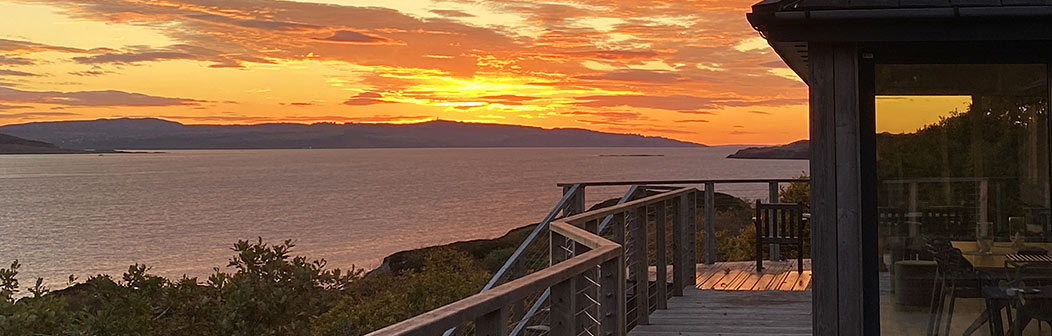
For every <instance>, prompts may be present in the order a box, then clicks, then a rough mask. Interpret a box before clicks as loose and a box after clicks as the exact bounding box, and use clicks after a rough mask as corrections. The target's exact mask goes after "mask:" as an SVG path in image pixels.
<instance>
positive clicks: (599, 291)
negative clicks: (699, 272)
mask: <svg viewBox="0 0 1052 336" xmlns="http://www.w3.org/2000/svg"><path fill="white" fill-rule="evenodd" d="M697 191H698V190H697V189H695V188H680V189H676V190H672V191H667V192H663V193H661V194H658V195H654V196H650V197H645V198H642V199H638V200H635V201H629V202H625V203H623V204H619V205H617V206H612V207H609V208H603V209H598V210H593V211H588V212H585V213H582V214H579V215H574V216H570V217H566V218H563V219H561V220H558V221H553V222H551V223H550V224H549V231H550V238H549V239H550V240H551V243H550V245H551V248H552V264H551V265H550V266H549V267H548V268H545V269H542V270H538V271H536V272H534V273H530V274H528V275H526V276H523V277H521V278H518V279H515V280H512V281H510V282H508V283H505V284H503V285H500V286H496V287H494V288H492V289H490V290H488V291H483V292H481V293H479V294H475V295H473V296H470V297H468V298H465V299H463V300H460V301H457V302H454V303H450V304H448V305H445V306H442V307H440V308H438V309H435V310H432V311H429V312H426V313H424V314H421V315H419V316H416V317H413V318H411V319H409V320H406V321H402V322H399V323H396V324H394V325H391V326H388V327H386V328H383V329H381V330H378V331H375V332H373V333H371V334H370V335H438V334H442V333H443V332H448V330H450V329H451V328H455V327H458V326H461V325H463V324H465V323H468V322H474V324H475V333H476V335H506V334H507V333H508V324H507V322H508V321H509V317H510V316H509V309H508V307H509V306H513V305H515V304H521V302H522V301H524V300H526V299H527V298H528V297H530V296H531V295H534V294H536V293H538V292H544V294H545V295H542V298H541V299H538V300H537V301H538V302H541V300H543V297H545V296H546V295H547V294H548V293H550V299H549V301H548V302H549V303H550V308H549V309H550V314H549V316H550V317H549V320H550V321H549V323H550V328H551V331H552V335H553V336H559V335H576V332H575V330H577V329H578V328H589V327H586V326H581V325H579V323H580V321H579V320H578V316H582V315H580V314H579V313H581V312H589V311H592V313H588V314H584V315H588V316H593V317H595V318H596V320H595V323H596V324H594V325H593V326H592V327H591V328H595V330H597V331H598V332H599V334H601V335H608V336H623V335H625V332H626V327H627V326H628V324H629V323H630V322H629V320H630V318H633V317H634V318H635V322H634V324H645V323H647V319H648V316H649V314H650V310H649V307H650V302H653V301H651V299H650V297H651V296H650V295H648V294H647V289H646V288H647V287H649V281H648V271H647V251H646V244H642V245H641V243H640V242H645V241H646V236H648V235H649V234H650V232H648V231H653V230H648V229H647V218H648V216H647V214H648V211H651V210H648V209H649V208H651V207H652V208H653V209H654V210H653V211H658V212H656V213H654V215H655V216H656V217H655V218H656V219H657V221H658V222H659V223H657V224H656V225H657V228H658V230H661V231H659V232H661V233H660V234H659V233H657V232H655V233H654V234H655V235H660V237H662V238H661V240H659V242H662V246H661V247H660V248H659V249H658V251H659V252H658V253H659V254H661V255H664V251H665V250H664V243H663V242H664V239H663V238H664V236H665V233H664V232H665V231H664V230H665V229H664V228H666V227H668V226H666V224H669V223H666V222H665V221H666V220H670V219H671V228H672V229H673V232H674V236H675V237H678V238H676V239H674V244H673V245H674V246H673V259H674V261H673V267H674V271H675V272H674V279H673V280H674V281H673V285H674V286H673V287H674V290H673V293H672V294H673V295H682V289H683V287H688V286H692V285H693V273H694V272H695V270H694V267H693V266H694V265H695V262H694V243H693V238H694V234H692V230H693V223H692V222H693V219H694V218H693V212H694V211H695V209H694V208H693V206H692V205H691V201H692V200H693V199H692V197H694V194H693V193H696V192H697ZM668 206H672V208H673V209H676V210H674V211H675V214H676V215H675V216H668V217H667V216H666V213H665V211H666V210H667V207H668ZM629 214H631V215H632V216H634V217H632V218H633V220H632V221H631V222H628V223H630V225H628V229H630V230H631V232H632V233H631V234H632V235H633V237H637V238H635V240H634V241H635V242H636V243H633V244H632V245H631V246H632V247H633V251H631V252H629V251H626V250H625V247H624V246H623V245H622V243H624V240H625V231H626V227H625V226H626V225H625V224H626V222H618V223H616V224H617V225H615V226H614V231H615V232H620V234H615V238H614V239H615V240H616V241H611V240H608V239H606V238H603V237H602V236H599V234H598V230H599V228H598V225H597V224H598V222H599V221H600V220H601V219H602V218H604V217H606V216H611V215H613V216H617V217H618V218H619V220H624V219H625V218H626V217H628V216H629ZM669 217H671V218H669ZM557 239H558V244H557V243H556V240H557ZM567 242H569V243H570V244H569V246H568V249H566V250H563V247H565V246H566V245H564V244H565V243H567ZM556 251H559V253H558V256H557V253H556ZM564 252H565V253H564ZM626 256H631V258H632V261H633V264H632V265H631V267H632V273H631V274H627V275H628V276H627V277H626V273H625V272H626V267H627V266H628V265H626V261H625V260H626ZM563 259H565V260H563ZM656 259H657V260H658V267H659V269H660V270H662V271H661V272H659V273H658V274H657V277H658V282H659V283H667V282H666V276H665V272H664V270H665V267H666V264H665V261H666V258H665V257H660V258H656ZM629 284H632V285H633V288H632V290H631V291H630V292H632V293H634V296H633V300H634V306H633V308H634V310H635V311H636V312H635V313H634V314H632V316H627V315H626V313H625V312H626V309H627V308H626V301H627V300H628V296H627V294H626V293H627V292H626V287H627V285H629ZM665 286H667V285H665V284H662V285H659V288H661V289H659V290H658V292H657V294H659V295H658V296H657V297H656V298H655V299H654V300H657V306H658V307H659V308H665V307H666V304H665V302H664V301H665V300H667V299H668V297H667V296H666V295H665V293H666V292H665V291H664V288H665ZM581 295H584V296H582V297H588V298H590V299H591V300H594V301H589V300H588V299H581V300H583V301H579V300H578V298H577V297H578V296H581ZM589 302H591V303H589ZM535 305H536V303H535ZM593 310H594V311H593ZM528 318H529V316H526V318H525V319H522V320H515V321H514V322H516V323H517V324H516V326H515V327H516V329H515V330H521V328H522V327H523V326H524V325H525V323H527V322H528V321H529V320H528ZM513 333H514V331H513Z"/></svg>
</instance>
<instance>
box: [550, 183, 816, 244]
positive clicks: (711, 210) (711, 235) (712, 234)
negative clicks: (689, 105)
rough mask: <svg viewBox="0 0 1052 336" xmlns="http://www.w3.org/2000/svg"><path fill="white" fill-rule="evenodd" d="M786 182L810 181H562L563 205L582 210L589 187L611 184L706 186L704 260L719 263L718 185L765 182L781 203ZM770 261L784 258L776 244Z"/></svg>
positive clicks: (769, 195)
mask: <svg viewBox="0 0 1052 336" xmlns="http://www.w3.org/2000/svg"><path fill="white" fill-rule="evenodd" d="M783 183H810V180H809V179H806V178H782V179H779V178H768V179H718V180H713V179H703V180H638V181H591V182H573V183H559V184H558V186H559V187H562V188H563V195H564V199H566V196H570V197H569V199H568V200H566V201H565V203H566V204H565V205H563V206H564V207H566V208H567V209H569V210H570V211H574V210H580V211H583V209H584V206H585V191H586V189H587V187H611V186H633V187H642V188H646V189H649V190H660V189H662V188H667V189H673V188H677V187H682V186H695V185H696V186H703V187H704V189H703V190H704V192H705V196H704V200H705V205H704V210H703V214H704V218H705V222H704V223H705V228H704V230H705V242H704V246H705V260H704V262H705V263H706V264H713V263H715V262H716V241H715V240H716V225H715V223H716V220H715V217H716V186H717V185H742V184H765V185H767V198H768V201H769V202H778V200H779V197H778V193H779V191H780V190H781V189H780V187H781V184H783ZM769 255H770V257H771V260H781V251H779V248H778V246H777V245H772V246H771V247H770V254H769Z"/></svg>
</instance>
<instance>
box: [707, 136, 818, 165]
mask: <svg viewBox="0 0 1052 336" xmlns="http://www.w3.org/2000/svg"><path fill="white" fill-rule="evenodd" d="M727 157H728V158H731V159H785V160H808V159H810V157H811V142H810V141H807V140H800V141H795V142H792V143H789V144H786V145H780V146H769V147H749V148H745V149H741V150H739V151H737V152H735V153H734V154H731V155H728V156H727Z"/></svg>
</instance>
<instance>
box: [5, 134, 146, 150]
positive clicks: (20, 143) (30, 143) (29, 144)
mask: <svg viewBox="0 0 1052 336" xmlns="http://www.w3.org/2000/svg"><path fill="white" fill-rule="evenodd" d="M101 153H127V152H122V151H116V150H112V149H106V150H100V149H94V150H81V149H69V148H61V147H59V146H56V145H55V144H52V143H48V142H43V141H36V140H29V139H24V138H19V137H16V136H13V135H7V134H2V133H0V155H3V154H101Z"/></svg>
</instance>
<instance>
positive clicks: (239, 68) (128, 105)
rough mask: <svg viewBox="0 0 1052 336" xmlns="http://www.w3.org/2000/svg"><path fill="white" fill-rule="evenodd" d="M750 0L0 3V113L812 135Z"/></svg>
mask: <svg viewBox="0 0 1052 336" xmlns="http://www.w3.org/2000/svg"><path fill="white" fill-rule="evenodd" d="M754 2H755V0H729V1H725V0H719V1H682V0H620V1H614V0H577V1H571V0H554V1H532V0H354V1H352V0H347V1H340V0H329V1H320V0H315V1H254V0H91V1H62V0H40V1H8V0H0V13H3V20H0V124H14V123H24V122H31V121H46V120H71V119H95V118H111V117H159V118H165V119H170V120H174V121H179V122H183V123H188V124H234V123H263V122H300V123H310V122H322V121H330V122H360V123H375V122H395V123H407V122H419V121H426V120H430V119H434V118H436V117H438V118H441V119H445V120H460V121H471V122H488V123H502V124H519V125H531V126H540V127H546V128H553V127H564V128H586V129H592V130H599V131H608V132H618V133H638V134H644V135H654V136H665V137H670V138H676V139H683V140H689V141H696V142H702V143H707V144H769V143H785V142H789V141H793V140H798V139H802V138H806V137H807V89H806V86H805V85H804V84H803V83H802V82H801V81H800V80H799V79H797V78H796V77H795V76H794V75H792V71H790V70H789V69H788V68H787V67H786V66H785V65H784V64H783V63H782V62H781V61H780V60H779V58H778V56H777V55H775V54H774V52H773V51H772V50H771V49H770V47H769V46H767V44H766V42H765V41H764V40H762V39H761V38H760V37H759V35H758V34H757V33H756V32H755V31H754V30H753V29H752V28H751V27H750V26H749V24H748V22H747V21H746V20H745V13H746V12H748V8H749V6H750V5H752V4H753V3H754Z"/></svg>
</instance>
